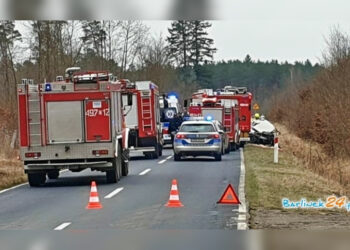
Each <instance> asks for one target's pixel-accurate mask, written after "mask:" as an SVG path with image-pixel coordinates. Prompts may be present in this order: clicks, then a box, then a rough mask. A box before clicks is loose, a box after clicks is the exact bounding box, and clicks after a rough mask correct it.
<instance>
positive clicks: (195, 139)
mask: <svg viewBox="0 0 350 250" xmlns="http://www.w3.org/2000/svg"><path fill="white" fill-rule="evenodd" d="M222 140H223V138H222V135H221V134H220V133H219V131H218V127H217V126H216V125H215V124H214V122H213V121H212V120H210V119H203V118H196V119H195V120H189V121H184V122H183V123H182V125H181V127H180V129H179V131H178V133H177V134H176V135H175V138H174V160H175V161H179V160H181V157H183V156H212V157H214V158H215V160H216V161H221V156H222V147H223V143H222Z"/></svg>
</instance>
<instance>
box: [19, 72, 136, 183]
mask: <svg viewBox="0 0 350 250" xmlns="http://www.w3.org/2000/svg"><path fill="white" fill-rule="evenodd" d="M130 97H131V96H130ZM130 97H129V98H128V102H129V103H128V104H129V105H131V101H132V100H131V98H130ZM122 106H123V103H122V98H121V84H120V83H117V82H114V81H111V78H110V75H109V74H108V72H105V71H91V72H81V73H79V72H76V73H74V74H73V75H71V77H70V78H67V79H66V81H65V80H64V79H63V78H59V81H55V82H50V83H48V82H46V83H42V84H36V85H35V84H31V81H29V80H22V84H19V85H18V107H19V110H18V114H19V131H20V142H19V143H20V158H21V159H22V160H23V161H24V170H25V173H26V174H27V175H28V180H29V184H30V185H31V186H40V185H43V184H44V183H45V181H46V176H48V178H49V179H57V178H58V176H59V171H60V170H62V169H69V170H70V171H72V172H79V171H81V170H84V169H87V168H90V169H91V170H98V171H102V172H105V173H106V177H107V182H109V183H115V182H118V180H119V179H120V178H121V176H127V175H128V160H129V153H128V146H127V144H126V142H127V141H128V138H127V136H128V135H127V134H126V131H125V128H123V120H124V117H123V109H122Z"/></svg>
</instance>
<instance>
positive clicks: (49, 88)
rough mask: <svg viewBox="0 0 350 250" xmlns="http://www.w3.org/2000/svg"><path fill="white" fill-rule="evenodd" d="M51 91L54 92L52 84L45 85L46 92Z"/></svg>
mask: <svg viewBox="0 0 350 250" xmlns="http://www.w3.org/2000/svg"><path fill="white" fill-rule="evenodd" d="M51 90H52V87H51V84H50V83H46V84H45V91H51Z"/></svg>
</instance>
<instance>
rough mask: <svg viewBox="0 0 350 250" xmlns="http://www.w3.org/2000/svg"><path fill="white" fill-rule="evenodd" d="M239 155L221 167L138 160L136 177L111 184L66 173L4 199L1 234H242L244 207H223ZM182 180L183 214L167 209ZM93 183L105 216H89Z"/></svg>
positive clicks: (0, 199)
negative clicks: (146, 231)
mask: <svg viewBox="0 0 350 250" xmlns="http://www.w3.org/2000/svg"><path fill="white" fill-rule="evenodd" d="M239 176H240V154H239V151H236V152H231V153H230V154H229V155H227V154H226V155H224V156H223V158H222V161H221V162H217V161H214V160H212V159H210V158H208V159H203V158H193V159H188V160H183V161H180V162H175V161H174V160H173V152H172V150H170V149H167V150H164V151H163V156H162V157H160V158H159V159H156V160H146V159H144V158H143V157H137V158H134V159H132V160H131V162H130V174H129V176H127V177H124V178H122V179H121V181H119V182H118V183H117V184H107V183H106V181H105V175H104V173H101V172H90V171H88V170H85V171H83V172H80V173H71V172H68V171H67V172H64V173H62V174H61V176H60V178H59V179H58V180H50V181H48V182H47V183H46V185H45V186H43V187H40V188H30V187H29V186H28V185H23V186H21V187H18V188H15V189H13V190H9V191H7V192H4V193H2V194H0V204H1V205H0V230H4V229H11V230H12V229H31V230H53V229H56V230H72V231H73V230H86V229H121V230H130V229H131V230H134V229H154V230H158V229H176V230H181V229H185V230H197V229H200V230H206V229H207V230H212V229H216V230H221V229H237V216H238V207H237V206H231V205H218V204H216V202H217V201H218V200H219V198H220V196H221V195H222V193H223V191H224V190H225V188H226V187H227V185H228V184H229V183H231V184H232V185H233V186H234V188H235V190H236V192H237V194H238V185H239ZM172 179H177V182H178V189H179V193H180V200H181V202H182V203H183V204H184V207H182V208H168V207H165V206H164V205H165V204H166V203H167V201H168V198H169V191H170V187H171V181H172ZM92 180H95V181H96V182H97V188H98V193H99V197H100V201H101V203H102V205H103V209H101V210H86V209H85V206H86V205H87V202H88V199H89V192H90V183H91V181H92Z"/></svg>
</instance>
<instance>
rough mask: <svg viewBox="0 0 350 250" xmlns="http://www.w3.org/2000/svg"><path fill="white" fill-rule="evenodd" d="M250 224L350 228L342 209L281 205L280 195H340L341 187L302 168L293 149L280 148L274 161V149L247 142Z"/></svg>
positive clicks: (310, 197)
mask: <svg viewBox="0 0 350 250" xmlns="http://www.w3.org/2000/svg"><path fill="white" fill-rule="evenodd" d="M244 156H245V165H246V196H247V200H248V204H249V213H250V220H249V227H250V228H252V229H306V230H325V229H350V223H349V222H350V213H347V212H346V211H345V210H339V209H332V210H316V209H312V210H311V209H298V210H288V209H283V208H282V204H281V199H282V198H288V199H290V200H295V201H296V200H300V199H301V198H306V199H308V200H318V199H322V200H326V198H327V197H328V196H330V195H332V194H334V195H336V196H340V195H342V194H343V193H344V190H343V188H342V187H341V186H340V185H339V184H338V183H336V182H333V181H328V180H327V179H325V178H324V177H321V176H319V175H317V174H315V173H314V172H312V171H310V170H308V169H306V168H304V167H303V166H302V165H301V163H299V161H298V159H297V158H296V157H295V156H293V154H292V153H289V152H287V151H281V152H280V158H279V159H280V162H279V164H274V163H273V150H272V149H269V148H261V147H256V146H253V145H248V146H246V147H245V149H244Z"/></svg>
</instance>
